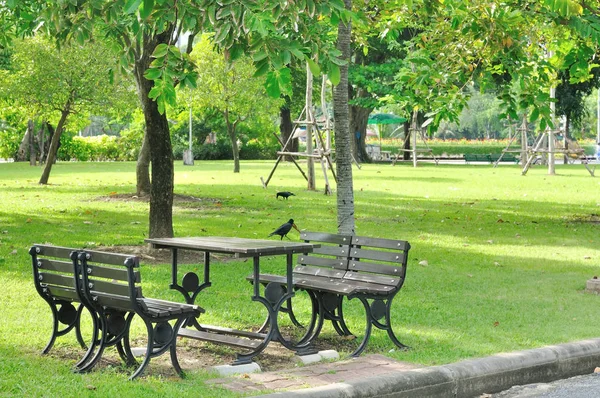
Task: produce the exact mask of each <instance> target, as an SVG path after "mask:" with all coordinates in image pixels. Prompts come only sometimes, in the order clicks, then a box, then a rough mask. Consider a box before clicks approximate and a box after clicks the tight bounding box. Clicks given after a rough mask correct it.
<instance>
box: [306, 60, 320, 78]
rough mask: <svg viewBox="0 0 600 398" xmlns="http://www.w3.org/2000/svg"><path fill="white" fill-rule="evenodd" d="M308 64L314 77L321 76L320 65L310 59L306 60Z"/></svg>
mask: <svg viewBox="0 0 600 398" xmlns="http://www.w3.org/2000/svg"><path fill="white" fill-rule="evenodd" d="M306 62H308V68H309V69H310V71H311V73H312V74H313V75H315V76H319V75H320V74H321V68H320V67H319V64H317V63H316V62H315V61H313V60H312V59H310V58H306Z"/></svg>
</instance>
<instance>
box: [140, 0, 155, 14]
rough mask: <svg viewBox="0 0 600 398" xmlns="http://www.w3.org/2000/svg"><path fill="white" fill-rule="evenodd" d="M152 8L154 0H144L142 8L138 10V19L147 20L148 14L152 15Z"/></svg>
mask: <svg viewBox="0 0 600 398" xmlns="http://www.w3.org/2000/svg"><path fill="white" fill-rule="evenodd" d="M153 8H154V0H144V3H143V5H142V7H141V8H140V18H142V19H148V17H149V16H150V14H152V9H153Z"/></svg>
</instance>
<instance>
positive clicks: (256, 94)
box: [191, 36, 281, 173]
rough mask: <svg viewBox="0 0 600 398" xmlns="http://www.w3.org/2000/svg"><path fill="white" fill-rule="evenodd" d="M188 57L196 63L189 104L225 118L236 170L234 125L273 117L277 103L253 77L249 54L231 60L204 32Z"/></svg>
mask: <svg viewBox="0 0 600 398" xmlns="http://www.w3.org/2000/svg"><path fill="white" fill-rule="evenodd" d="M191 58H192V60H193V61H194V63H195V64H196V65H197V68H198V71H202V73H199V74H198V80H197V87H196V89H194V90H193V91H192V95H193V100H192V102H193V104H194V105H195V106H197V107H201V108H213V109H215V110H218V111H219V112H220V113H221V114H222V115H223V118H224V120H225V126H226V129H227V135H228V136H229V140H230V141H231V150H232V152H233V161H234V166H233V172H234V173H239V172H240V155H239V152H240V149H239V146H238V126H239V125H240V124H243V123H247V122H248V121H249V120H250V119H260V118H269V117H271V118H273V116H275V115H277V111H278V109H279V106H280V104H281V101H280V100H279V99H274V98H272V97H269V96H268V95H267V93H266V91H265V88H264V86H263V80H262V79H259V78H256V77H253V74H254V72H255V70H254V67H253V65H252V63H251V60H250V59H249V58H245V57H241V58H239V59H237V60H236V61H233V62H231V63H229V62H227V60H226V59H225V57H224V56H223V54H220V53H219V52H217V51H215V50H214V48H213V43H212V42H211V40H210V39H209V37H208V36H203V37H202V39H201V40H200V42H199V43H198V44H196V46H195V48H194V51H193V52H192V54H191Z"/></svg>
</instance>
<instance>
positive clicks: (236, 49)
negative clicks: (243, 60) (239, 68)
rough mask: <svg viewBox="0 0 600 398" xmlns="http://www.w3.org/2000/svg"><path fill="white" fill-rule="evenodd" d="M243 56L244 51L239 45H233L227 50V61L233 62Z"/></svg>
mask: <svg viewBox="0 0 600 398" xmlns="http://www.w3.org/2000/svg"><path fill="white" fill-rule="evenodd" d="M242 55H244V49H243V48H242V46H241V45H240V44H234V45H233V46H231V48H230V49H229V61H231V62H233V61H235V60H236V59H240V57H241V56H242Z"/></svg>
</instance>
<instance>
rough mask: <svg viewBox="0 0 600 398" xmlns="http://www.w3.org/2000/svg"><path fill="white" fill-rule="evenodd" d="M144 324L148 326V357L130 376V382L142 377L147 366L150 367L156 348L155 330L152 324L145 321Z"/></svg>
mask: <svg viewBox="0 0 600 398" xmlns="http://www.w3.org/2000/svg"><path fill="white" fill-rule="evenodd" d="M144 323H145V324H146V333H147V336H148V343H147V345H146V356H145V357H144V360H143V361H142V363H141V364H140V366H139V367H138V368H137V369H136V370H135V372H133V374H132V375H131V376H129V380H133V379H135V378H136V377H138V376H139V375H141V374H142V372H143V371H144V369H145V368H146V366H148V364H149V363H150V359H152V349H153V347H154V328H153V327H152V323H151V322H149V321H147V320H144Z"/></svg>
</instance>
